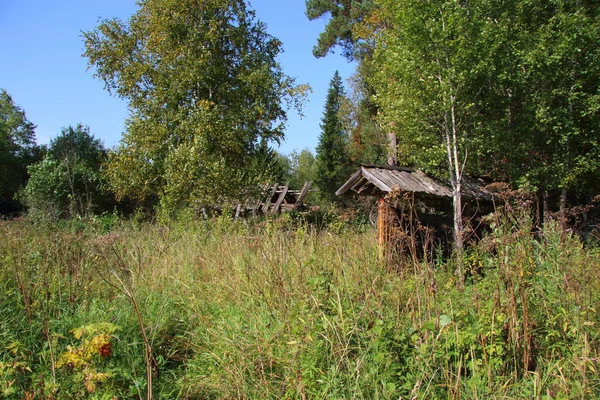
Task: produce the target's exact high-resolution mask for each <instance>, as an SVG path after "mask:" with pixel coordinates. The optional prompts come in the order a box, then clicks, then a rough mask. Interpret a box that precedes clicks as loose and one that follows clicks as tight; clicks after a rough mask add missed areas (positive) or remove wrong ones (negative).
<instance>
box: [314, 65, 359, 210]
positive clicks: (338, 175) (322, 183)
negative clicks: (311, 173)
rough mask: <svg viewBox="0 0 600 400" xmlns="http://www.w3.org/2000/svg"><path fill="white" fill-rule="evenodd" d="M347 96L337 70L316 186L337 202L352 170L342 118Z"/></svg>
mask: <svg viewBox="0 0 600 400" xmlns="http://www.w3.org/2000/svg"><path fill="white" fill-rule="evenodd" d="M344 97H345V95H344V87H343V84H342V78H341V77H340V75H339V73H338V72H337V71H336V72H335V75H334V76H333V78H332V79H331V83H330V86H329V90H328V92H327V101H326V103H325V110H324V112H323V118H322V124H321V130H322V131H321V135H319V144H318V145H317V156H316V161H315V183H316V185H317V186H318V187H319V189H320V190H321V196H322V197H323V198H325V199H328V200H330V201H333V200H334V199H335V192H336V190H337V189H338V188H339V187H340V186H341V185H342V184H343V183H344V182H345V180H346V179H348V174H349V172H350V171H351V166H350V159H349V157H348V138H347V137H346V133H345V132H344V129H343V124H342V121H341V119H340V108H341V105H342V102H343V99H344Z"/></svg>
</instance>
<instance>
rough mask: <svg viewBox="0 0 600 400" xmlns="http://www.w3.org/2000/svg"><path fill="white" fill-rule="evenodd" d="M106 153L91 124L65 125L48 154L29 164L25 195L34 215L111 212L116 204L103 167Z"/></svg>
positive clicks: (52, 215) (49, 148) (56, 216)
mask: <svg viewBox="0 0 600 400" xmlns="http://www.w3.org/2000/svg"><path fill="white" fill-rule="evenodd" d="M106 156H107V151H106V149H105V148H104V146H103V144H102V142H101V141H100V140H98V139H96V138H94V136H93V135H92V134H91V133H90V129H89V127H86V126H83V125H81V124H78V125H77V126H76V127H72V126H69V127H66V128H63V129H62V131H61V133H60V135H58V136H57V137H56V138H54V139H52V140H51V141H50V144H49V146H48V152H47V154H46V157H45V158H44V159H43V160H42V161H40V162H37V163H35V164H33V165H31V166H30V167H29V176H30V178H29V182H28V183H27V186H26V187H25V189H24V191H23V197H24V200H25V202H26V204H27V206H28V207H29V211H30V212H31V214H32V215H36V216H39V217H51V218H59V217H74V216H87V215H89V214H90V213H92V212H95V211H110V206H114V205H115V204H114V202H113V201H112V197H111V195H110V193H108V191H107V189H106V186H107V185H106V182H105V179H104V175H103V173H102V170H101V168H102V165H103V163H104V162H105V161H106Z"/></svg>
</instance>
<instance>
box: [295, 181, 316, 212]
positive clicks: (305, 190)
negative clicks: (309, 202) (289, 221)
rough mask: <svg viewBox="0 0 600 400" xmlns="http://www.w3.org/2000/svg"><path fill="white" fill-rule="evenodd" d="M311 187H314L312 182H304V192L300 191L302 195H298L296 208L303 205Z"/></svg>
mask: <svg viewBox="0 0 600 400" xmlns="http://www.w3.org/2000/svg"><path fill="white" fill-rule="evenodd" d="M310 185H312V182H311V181H308V182H304V186H302V190H301V191H300V194H299V195H298V198H297V199H296V204H295V206H296V207H298V206H299V205H301V204H302V200H304V198H305V197H306V195H307V194H308V190H309V189H310Z"/></svg>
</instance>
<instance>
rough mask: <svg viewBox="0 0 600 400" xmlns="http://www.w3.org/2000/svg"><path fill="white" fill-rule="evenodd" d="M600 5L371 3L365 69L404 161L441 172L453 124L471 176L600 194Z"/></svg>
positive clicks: (461, 156)
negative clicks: (369, 51) (369, 54)
mask: <svg viewBox="0 0 600 400" xmlns="http://www.w3.org/2000/svg"><path fill="white" fill-rule="evenodd" d="M599 12H600V8H599V7H598V5H597V4H596V3H590V2H583V3H580V2H571V1H558V2H554V3H552V4H547V3H545V2H535V1H534V2H529V1H520V0H514V1H509V2H504V3H502V4H500V3H497V2H490V1H487V0H481V1H474V2H469V3H449V2H444V1H428V2H425V3H423V2H413V1H400V2H398V1H387V0H378V1H376V2H374V8H373V9H372V13H371V15H370V16H369V18H367V19H366V20H365V21H364V22H363V23H362V24H361V30H362V31H364V32H365V35H366V36H367V37H371V39H372V40H374V43H375V51H374V55H373V58H372V59H370V60H367V63H371V69H370V71H373V73H372V74H365V77H366V79H367V80H368V81H369V82H370V84H371V85H372V86H373V87H374V89H375V92H376V96H375V99H376V102H377V104H378V106H379V107H380V111H381V112H380V117H381V118H380V121H381V123H382V124H383V125H384V126H386V127H387V126H389V127H390V128H391V129H394V130H395V131H396V133H397V134H398V136H399V137H400V140H399V149H398V150H399V153H400V155H399V158H400V159H403V160H406V161H407V162H408V163H411V164H414V165H416V166H418V167H420V168H423V169H426V170H428V171H429V172H432V173H438V174H439V170H440V167H442V166H446V165H447V164H448V160H446V159H447V158H448V155H447V154H446V153H447V143H446V142H447V140H445V138H444V135H445V133H444V132H445V131H448V127H451V126H452V124H450V123H449V122H451V121H455V128H456V132H457V139H458V140H457V147H458V149H459V151H458V155H459V157H458V158H459V162H458V165H462V164H463V163H464V164H465V166H466V171H467V173H469V174H474V175H488V176H491V177H493V178H494V179H499V180H505V181H510V182H512V183H515V184H516V185H519V186H522V187H529V188H533V189H539V190H541V191H548V190H549V191H552V190H554V191H558V190H560V189H568V190H570V191H571V192H575V191H580V192H585V193H586V196H587V197H589V196H590V194H593V193H596V192H597V190H598V186H597V182H598V176H597V171H598V168H597V166H598V163H599V160H600V156H599V154H600V153H598V148H597V143H598V138H599V137H600V136H599V131H598V126H597V124H596V123H595V122H593V121H595V120H596V119H597V117H598V112H599V108H598V105H597V100H598V90H599V88H600V81H599V80H598V76H600V74H599V73H598V65H599V63H598V62H597V61H598V59H599V57H600V47H599V44H598V41H597V40H595V38H597V35H598V31H599V29H600V24H599V23H598V18H597V16H598V15H599ZM381 26H385V27H386V29H384V30H381V29H380V28H381ZM368 32H370V34H369V33H368ZM452 110H453V111H454V118H452V112H451V111H452ZM450 164H452V162H451V163H450ZM451 175H452V173H451Z"/></svg>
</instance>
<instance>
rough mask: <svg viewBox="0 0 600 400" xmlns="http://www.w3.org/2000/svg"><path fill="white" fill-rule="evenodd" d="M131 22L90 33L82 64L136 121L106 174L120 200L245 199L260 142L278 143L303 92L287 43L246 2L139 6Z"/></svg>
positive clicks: (160, 0) (170, 0) (147, 2)
mask: <svg viewBox="0 0 600 400" xmlns="http://www.w3.org/2000/svg"><path fill="white" fill-rule="evenodd" d="M139 5H140V8H139V10H138V11H137V13H136V14H135V15H133V16H132V17H131V19H130V20H129V21H128V22H123V21H121V20H118V19H113V20H106V21H103V22H102V23H101V24H100V25H99V26H98V27H97V28H96V29H95V30H93V31H91V32H86V33H84V37H85V46H86V51H85V56H86V57H88V59H89V64H90V67H93V68H95V70H96V76H98V77H99V78H100V79H102V80H103V81H104V82H105V84H106V87H107V89H109V90H110V91H114V92H116V93H117V94H118V95H119V96H121V97H122V98H125V99H127V100H128V101H129V106H130V110H131V117H130V118H129V121H128V123H127V130H126V132H125V134H124V137H123V139H122V141H121V144H120V146H119V148H118V149H117V150H116V151H115V152H114V153H113V154H111V156H110V160H109V167H108V174H109V177H110V181H111V184H112V185H113V186H114V188H115V190H116V192H117V194H118V195H119V196H120V197H131V198H137V199H148V198H150V197H152V196H153V195H154V194H158V197H159V198H160V201H161V203H162V205H163V206H164V207H166V209H167V210H174V209H176V208H177V207H180V206H194V205H200V204H203V203H206V202H219V201H222V200H223V198H224V197H228V196H230V197H236V196H237V197H241V196H243V189H245V188H248V187H250V186H252V185H253V183H254V182H255V180H256V179H255V177H254V176H252V174H250V173H249V171H247V170H246V169H245V166H246V165H248V164H249V163H250V161H251V159H252V158H253V156H254V155H255V153H256V151H257V148H258V145H259V144H260V142H261V140H263V139H264V140H266V141H270V142H278V141H280V140H281V139H282V138H283V126H284V123H285V121H286V109H285V107H284V104H282V99H285V100H286V101H287V102H288V106H295V107H299V105H300V103H301V100H302V93H303V91H304V90H306V87H304V86H298V85H296V84H295V83H294V80H293V79H292V78H290V77H288V76H287V75H285V74H284V73H283V71H282V70H281V67H280V65H279V64H278V62H277V60H276V58H277V56H278V54H279V53H280V52H281V42H280V41H279V40H277V39H276V38H274V37H272V36H271V35H269V34H268V33H267V32H266V29H265V25H264V24H263V23H262V22H260V21H258V20H257V19H256V18H255V16H254V13H253V12H252V11H251V10H249V9H248V8H247V5H246V3H245V1H243V0H227V1H221V0H206V1H198V0H142V1H140V2H139Z"/></svg>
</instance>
